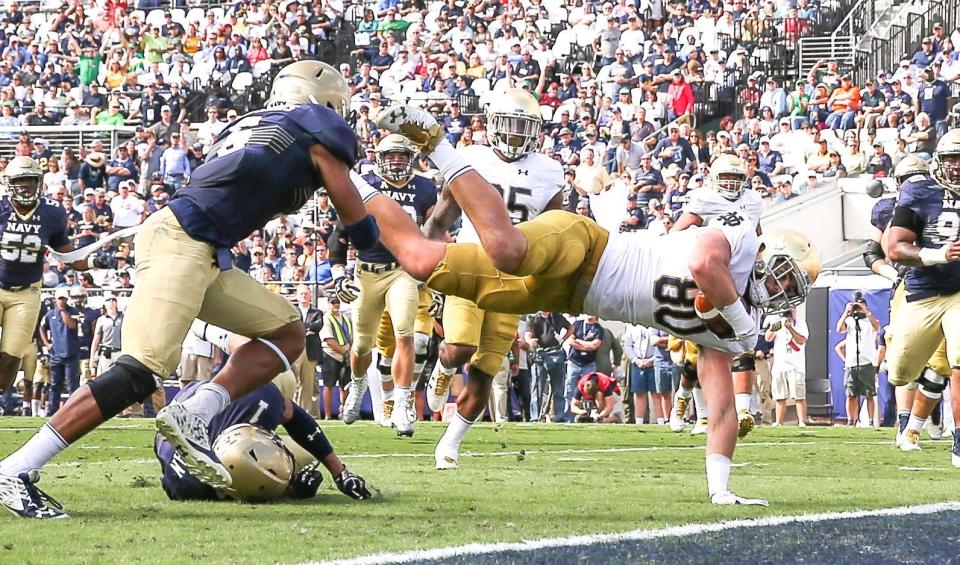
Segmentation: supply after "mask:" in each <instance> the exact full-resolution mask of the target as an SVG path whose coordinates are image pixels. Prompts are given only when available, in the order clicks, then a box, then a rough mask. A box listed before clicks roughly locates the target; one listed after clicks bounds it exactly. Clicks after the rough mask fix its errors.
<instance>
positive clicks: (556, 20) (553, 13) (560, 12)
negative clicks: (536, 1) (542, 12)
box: [547, 7, 567, 25]
mask: <svg viewBox="0 0 960 565" xmlns="http://www.w3.org/2000/svg"><path fill="white" fill-rule="evenodd" d="M547 14H548V15H549V16H550V25H558V24H563V22H565V21H567V9H566V8H562V7H558V8H553V9H550V8H547Z"/></svg>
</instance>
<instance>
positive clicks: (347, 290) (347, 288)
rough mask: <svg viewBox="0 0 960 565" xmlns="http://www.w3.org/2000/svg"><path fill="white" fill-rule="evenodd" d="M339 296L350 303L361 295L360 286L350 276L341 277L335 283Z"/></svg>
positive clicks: (345, 302)
mask: <svg viewBox="0 0 960 565" xmlns="http://www.w3.org/2000/svg"><path fill="white" fill-rule="evenodd" d="M333 289H334V292H336V294H337V298H339V299H340V302H343V303H344V304H350V303H351V302H353V301H354V300H356V299H357V297H358V296H360V287H359V286H357V284H356V283H355V282H353V281H352V280H351V279H350V278H349V277H340V278H339V279H337V280H336V282H334V283H333Z"/></svg>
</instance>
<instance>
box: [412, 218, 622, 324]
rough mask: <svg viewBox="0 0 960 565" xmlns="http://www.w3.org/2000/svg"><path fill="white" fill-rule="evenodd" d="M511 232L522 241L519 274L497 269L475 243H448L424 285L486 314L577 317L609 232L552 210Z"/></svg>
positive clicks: (588, 222)
mask: <svg viewBox="0 0 960 565" xmlns="http://www.w3.org/2000/svg"><path fill="white" fill-rule="evenodd" d="M517 228H518V229H520V231H522V232H523V234H524V236H526V238H527V252H526V256H525V257H524V260H523V261H522V262H521V264H520V266H519V268H518V270H517V272H518V273H519V274H521V275H523V276H514V275H508V274H506V273H503V272H501V271H498V270H497V269H496V267H494V266H493V262H492V261H491V260H490V257H489V256H487V254H486V253H485V252H484V250H483V248H482V247H481V246H480V245H479V244H476V243H453V244H450V245H447V251H446V254H445V255H444V258H443V260H442V261H441V262H440V264H439V265H438V266H437V269H436V270H435V271H434V273H433V275H432V276H431V277H430V279H429V280H428V281H427V285H428V286H429V287H430V288H433V289H435V290H437V291H439V292H442V293H444V294H447V295H451V296H460V297H462V298H466V299H468V300H472V301H473V302H475V303H476V304H477V306H479V307H480V308H482V309H483V310H488V311H491V312H502V313H505V314H528V313H532V312H536V311H538V310H546V311H551V312H569V313H572V314H578V313H580V312H581V311H582V309H583V300H584V298H585V297H586V294H587V291H588V290H589V288H590V285H591V284H592V282H593V277H594V275H595V274H596V272H597V265H598V264H599V263H600V257H601V255H603V250H604V248H605V247H606V244H607V239H608V237H609V233H608V232H607V231H606V230H605V229H603V228H601V227H600V226H599V225H598V224H597V223H596V222H594V221H593V220H591V219H589V218H587V217H584V216H579V215H576V214H571V213H569V212H562V211H557V210H552V211H549V212H544V213H543V214H541V215H539V216H537V217H536V218H535V219H533V220H531V221H529V222H523V223H521V224H519V225H518V226H517Z"/></svg>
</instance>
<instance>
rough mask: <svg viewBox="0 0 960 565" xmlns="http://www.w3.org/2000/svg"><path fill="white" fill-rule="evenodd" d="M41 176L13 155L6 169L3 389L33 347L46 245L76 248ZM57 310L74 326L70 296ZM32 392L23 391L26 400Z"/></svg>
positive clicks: (0, 221) (93, 264)
mask: <svg viewBox="0 0 960 565" xmlns="http://www.w3.org/2000/svg"><path fill="white" fill-rule="evenodd" d="M42 179H43V170H42V169H41V168H40V164H39V163H37V162H36V161H35V160H34V159H31V158H30V157H23V156H21V157H14V158H13V160H12V161H10V163H8V164H7V167H6V169H4V171H3V188H4V191H5V192H6V195H5V196H4V197H3V200H0V226H2V227H0V230H2V234H0V326H2V327H3V334H2V336H0V391H3V390H6V389H7V387H9V386H10V385H12V384H13V381H14V380H15V379H16V378H17V371H18V370H19V369H20V360H21V359H22V358H23V356H24V355H25V354H26V353H27V348H28V347H35V346H34V344H33V336H34V330H35V329H36V327H37V319H38V318H39V316H40V290H39V289H40V278H41V277H42V276H43V254H44V251H45V250H46V248H47V247H48V246H49V247H51V248H52V249H54V250H55V251H59V252H61V253H67V252H69V251H72V250H73V242H71V241H70V239H69V238H68V237H67V213H66V211H64V209H63V207H62V206H60V204H59V203H57V202H55V201H52V200H47V199H46V198H42V197H41V196H40V184H41V180H42ZM69 266H70V268H72V269H75V270H87V269H91V268H110V267H113V263H112V262H111V261H110V260H109V259H106V258H101V257H91V258H90V260H89V261H88V260H83V261H76V262H74V263H71V264H70V265H69ZM56 308H57V309H58V310H60V312H61V313H62V314H61V315H62V316H63V318H64V320H65V321H66V322H65V323H67V324H68V325H69V324H75V321H74V320H73V318H71V317H70V315H69V313H68V312H67V301H66V299H63V300H59V299H58V300H57V301H56ZM68 319H69V321H67V320H68ZM32 378H33V375H29V379H32ZM29 379H28V380H29ZM28 395H29V393H26V392H25V393H24V397H25V400H26V396H28Z"/></svg>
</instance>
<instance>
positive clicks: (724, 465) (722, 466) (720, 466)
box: [707, 453, 733, 496]
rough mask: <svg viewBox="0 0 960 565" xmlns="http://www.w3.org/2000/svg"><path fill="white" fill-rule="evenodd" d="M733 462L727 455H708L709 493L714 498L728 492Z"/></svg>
mask: <svg viewBox="0 0 960 565" xmlns="http://www.w3.org/2000/svg"><path fill="white" fill-rule="evenodd" d="M731 465H733V461H730V458H729V457H727V456H726V455H721V454H719V453H710V454H708V455H707V492H708V493H709V494H710V496H713V495H715V494H717V493H719V492H727V490H728V483H729V482H730V467H731Z"/></svg>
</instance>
